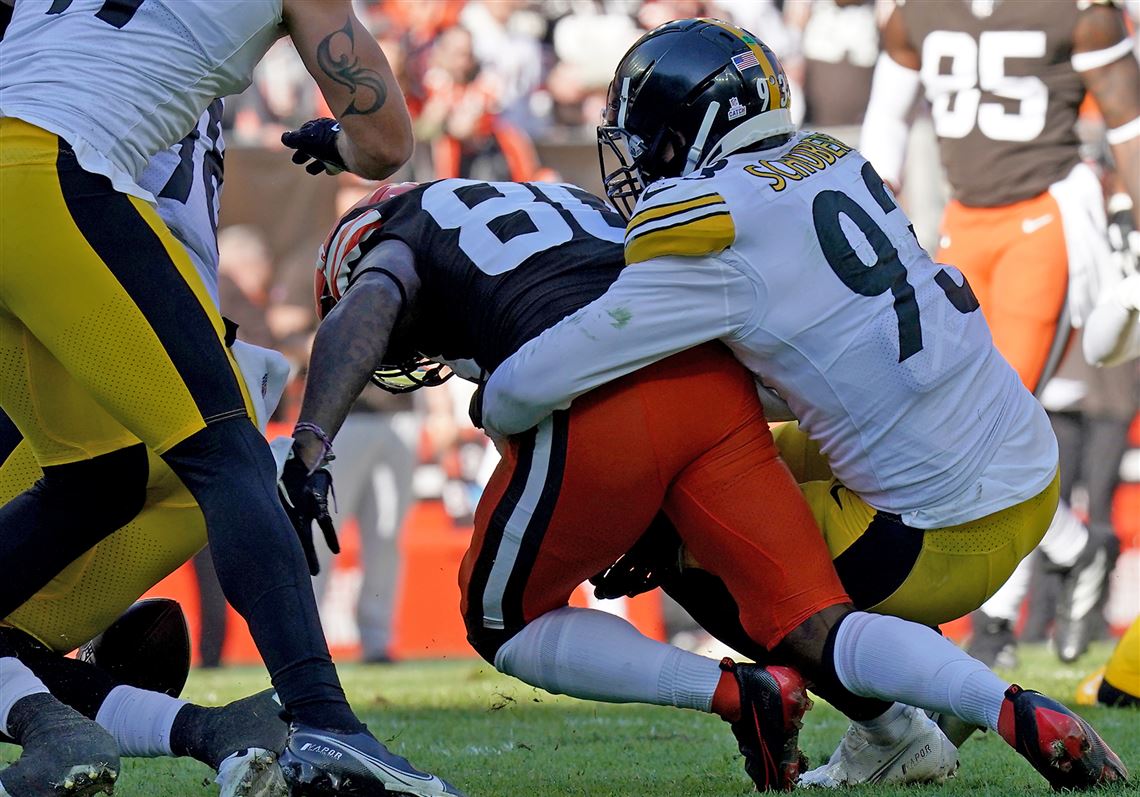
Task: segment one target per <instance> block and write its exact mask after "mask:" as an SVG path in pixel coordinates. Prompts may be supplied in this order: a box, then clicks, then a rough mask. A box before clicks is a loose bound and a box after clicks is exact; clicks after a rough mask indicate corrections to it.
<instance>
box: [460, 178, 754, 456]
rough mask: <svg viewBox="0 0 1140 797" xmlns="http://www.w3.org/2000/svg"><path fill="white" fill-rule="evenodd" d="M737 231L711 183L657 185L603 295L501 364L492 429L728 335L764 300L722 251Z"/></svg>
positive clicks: (488, 416)
mask: <svg viewBox="0 0 1140 797" xmlns="http://www.w3.org/2000/svg"><path fill="white" fill-rule="evenodd" d="M735 237H736V228H735V225H734V224H733V219H732V214H731V213H729V210H728V206H727V205H726V204H725V202H724V198H723V197H722V196H720V195H719V194H717V193H716V192H715V191H713V190H711V189H710V188H709V187H708V185H707V184H706V183H702V182H700V181H694V180H677V179H674V180H663V181H661V182H658V183H655V184H654V185H653V186H651V187H650V188H649V189H648V190H647V191H645V193H644V194H643V195H642V196H641V198H640V199H639V200H638V203H637V207H636V208H635V210H634V214H633V217H632V218H631V219H630V222H629V224H628V225H627V226H626V232H625V259H626V263H627V267H626V268H625V269H624V270H623V271H622V273H621V274H620V275H619V276H618V278H617V280H615V281H614V283H613V285H611V286H610V288H609V289H608V290H607V291H606V293H605V294H603V295H602V296H601V297H599V298H598V299H597V300H595V301H594V302H592V303H591V304H588V305H586V306H585V307H583V308H582V309H581V310H579V311H578V312H576V313H574V314H572V315H571V316H570V317H569V318H568V319H565V320H564V321H563V322H562V323H559V324H556V325H555V326H554V327H552V328H550V329H548V330H546V331H545V332H543V333H542V334H540V335H539V336H538V337H536V338H534V339H532V340H530V341H528V342H527V343H526V344H525V345H523V346H522V347H521V348H520V349H519V350H518V352H516V353H515V354H514V355H513V356H512V357H509V358H507V360H505V361H504V362H503V363H502V364H500V366H499V367H498V368H496V369H495V373H494V374H492V375H491V378H490V379H489V380H488V382H487V385H486V388H485V390H484V397H483V424H484V428H486V429H487V430H488V431H489V432H492V433H494V434H501V435H509V434H517V433H518V432H521V431H523V430H525V429H529V428H530V427H532V426H534V425H535V424H537V423H538V422H539V421H540V420H542V419H543V418H544V417H546V415H548V414H549V413H550V412H551V411H553V410H555V409H560V408H562V407H565V406H568V404H569V402H570V401H571V400H573V399H574V398H575V397H577V396H579V395H581V394H582V393H585V392H586V391H588V390H591V389H593V388H595V387H597V386H599V385H602V384H605V383H607V382H610V381H612V380H614V379H617V378H618V377H620V376H624V375H625V374H628V373H630V372H631V371H635V370H637V369H638V368H641V367H643V366H646V365H649V364H650V363H653V362H656V361H657V360H660V359H663V358H665V357H668V356H669V355H671V354H676V353H677V352H679V351H683V350H684V349H687V348H689V347H691V346H695V345H697V344H700V343H704V342H706V341H710V340H716V339H718V338H721V337H724V336H726V335H730V334H731V333H732V330H733V329H734V328H735V327H737V326H739V325H740V324H741V323H743V321H744V320H745V319H746V318H747V317H748V316H749V314H750V312H751V308H752V307H753V306H754V305H755V304H756V302H757V297H756V295H755V293H754V289H753V285H752V284H751V282H750V281H749V280H747V279H745V278H744V276H743V275H742V274H741V273H740V272H739V271H738V270H737V269H735V268H734V267H733V266H732V264H731V262H730V261H729V260H726V259H724V257H722V255H723V254H724V253H725V252H726V251H727V249H728V247H729V246H730V245H731V244H732V242H733V240H734V238H735ZM571 364H572V365H571ZM568 366H569V367H568Z"/></svg>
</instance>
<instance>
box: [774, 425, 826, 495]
mask: <svg viewBox="0 0 1140 797" xmlns="http://www.w3.org/2000/svg"><path fill="white" fill-rule="evenodd" d="M771 431H772V439H773V440H775V441H776V448H777V449H778V450H779V452H780V459H782V460H783V461H784V464H785V465H787V466H788V470H790V471H791V472H792V476H793V477H794V478H795V480H796V482H797V483H799V484H803V483H805V482H812V481H831V480H832V478H833V476H832V473H831V465H830V464H829V463H828V461H827V457H826V456H824V454H823V452H822V451H820V449H819V444H818V443H817V442H815V441H814V440H812V439H811V438H810V437H808V436H807V435H806V434H804V432H803V430H802V429H800V425H799V424H798V423H796V422H795V421H789V422H787V423H776V424H772V427H771Z"/></svg>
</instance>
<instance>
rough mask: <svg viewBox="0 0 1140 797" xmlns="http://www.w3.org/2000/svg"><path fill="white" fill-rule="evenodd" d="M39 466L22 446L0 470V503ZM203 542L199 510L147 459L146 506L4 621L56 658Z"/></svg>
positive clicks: (170, 477) (152, 458) (159, 463)
mask: <svg viewBox="0 0 1140 797" xmlns="http://www.w3.org/2000/svg"><path fill="white" fill-rule="evenodd" d="M40 473H41V471H40V468H39V466H38V465H37V464H36V461H35V457H33V456H32V450H31V447H30V446H29V445H28V443H27V442H26V441H24V442H21V443H20V445H19V446H17V447H16V449H15V450H14V451H13V452H12V453H11V454H10V455H9V456H8V458H7V459H6V460H5V461H4V463H3V464H2V465H0V504H4V503H7V502H8V501H10V500H12V499H13V498H14V497H15V496H17V495H19V494H20V493H21V492H23V491H24V490H26V489H28V488H29V487H31V486H32V483H33V482H35V480H36V479H38V478H39V477H40ZM205 544H206V523H205V520H204V519H203V518H202V511H201V510H200V509H199V508H198V505H197V504H196V503H194V499H193V497H192V496H191V495H190V493H189V492H188V491H187V490H186V488H185V487H184V486H183V484H182V482H181V481H179V479H178V477H177V476H175V475H174V473H173V472H172V471H171V470H170V468H168V467H167V466H166V463H164V462H163V461H162V460H161V459H159V458H158V457H157V456H155V455H154V454H153V453H152V454H150V480H149V481H148V483H147V493H146V505H145V506H144V507H143V510H142V511H141V512H140V513H139V514H138V515H137V516H136V517H135V519H134V520H132V521H131V522H130V523H128V524H127V525H126V526H123V527H122V528H121V529H119V530H118V531H116V532H115V533H113V534H111V535H110V536H109V537H107V538H105V539H103V540H101V541H100V542H99V543H98V544H96V545H95V547H93V548H92V549H91V550H89V551H88V552H87V553H85V554H84V555H83V556H81V557H80V558H79V559H77V560H76V561H74V562H72V563H71V565H69V566H68V567H67V568H66V569H65V570H63V571H62V572H61V573H60V574H59V575H57V576H56V577H55V578H53V579H52V580H51V581H50V582H49V583H48V584H47V586H45V587H44V588H43V589H41V590H40V591H39V592H37V593H36V594H35V595H34V596H33V597H31V598H30V599H29V600H28V601H27V602H26V603H24V604H23V605H22V606H20V607H19V608H18V609H16V611H14V612H12V614H10V615H9V616H8V617H6V618H5V619H4V621H3V624H4V625H9V626H12V627H14V628H18V629H20V630H21V631H24V632H25V633H28V634H30V635H32V636H33V637H35V638H36V639H38V640H39V641H40V642H42V643H43V644H44V645H46V646H47V647H49V648H51V649H52V650H54V651H57V652H59V653H67V652H68V651H71V650H74V649H75V648H77V647H79V646H80V645H82V644H83V643H85V642H87V641H88V640H90V639H91V638H93V637H94V636H96V635H97V634H100V633H102V632H103V630H104V629H106V628H107V626H109V625H110V624H111V623H113V622H114V621H115V619H116V618H117V617H118V616H119V615H120V614H122V613H123V612H124V611H125V610H126V609H127V607H129V606H130V605H131V604H132V603H134V602H135V601H136V600H138V598H139V596H140V595H142V594H143V593H144V592H146V591H147V590H148V589H150V588H151V587H152V586H154V585H155V584H157V583H158V582H159V581H161V580H162V579H163V578H165V577H166V576H168V575H169V574H170V573H172V572H174V570H176V569H177V568H178V567H179V566H180V565H181V564H182V563H183V562H185V561H186V560H187V559H189V558H190V557H191V556H193V555H194V554H195V553H197V552H198V551H199V550H201V549H202V547H203V546H204V545H205Z"/></svg>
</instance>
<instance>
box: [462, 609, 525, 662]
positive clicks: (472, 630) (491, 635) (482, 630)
mask: <svg viewBox="0 0 1140 797" xmlns="http://www.w3.org/2000/svg"><path fill="white" fill-rule="evenodd" d="M465 622H466V624H467V642H468V643H469V644H470V645H471V647H473V648H475V652H476V653H478V654H479V655H480V656H482V657H483V659H484V660H485V661H487V663H488V664H495V663H496V662H495V658H496V657H497V656H498V655H499V649H500V648H502V647H503V645H505V644H506V643H507V642H508V641H509V640H510V639H511V638H512V637H514V635H515V634H517V633H518V632H519V629H517V628H514V629H505V628H487V627H486V626H484V625H483V619H482V618H481V617H480V618H478V619H472V618H465Z"/></svg>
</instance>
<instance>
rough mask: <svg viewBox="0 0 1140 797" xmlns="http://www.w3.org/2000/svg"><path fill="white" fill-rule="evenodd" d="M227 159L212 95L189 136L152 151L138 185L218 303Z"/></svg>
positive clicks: (219, 109)
mask: <svg viewBox="0 0 1140 797" xmlns="http://www.w3.org/2000/svg"><path fill="white" fill-rule="evenodd" d="M224 158H225V141H224V140H223V138H222V101H221V100H214V101H213V102H212V103H210V105H209V107H208V108H206V112H205V113H204V114H202V116H201V118H200V119H198V124H196V125H195V126H194V129H193V130H191V131H190V133H189V135H187V136H186V137H185V138H183V139H182V140H181V141H179V142H178V143H177V144H175V145H174V146H173V147H170V148H169V149H164V150H162V151H160V152H156V153H155V154H154V155H152V156H151V159H150V162H149V163H147V165H146V168H145V169H143V173H142V174H141V175H140V176H139V186H140V187H141V188H142V189H143V190H145V191H148V192H150V193H151V194H153V195H154V197H155V199H156V200H157V203H158V215H159V216H161V217H162V220H163V221H165V222H166V226H167V227H169V228H170V231H171V232H172V233H174V237H175V238H177V239H178V240H179V241H181V242H182V244H183V245H184V246H185V247H186V251H187V252H188V253H189V254H190V260H191V262H193V263H194V268H195V269H196V270H197V271H198V274H199V275H200V276H201V277H202V281H203V282H204V283H205V284H206V290H207V291H209V293H210V297H211V298H212V299H213V300H214V304H215V305H217V304H218V212H219V203H220V201H221V194H222V172H223V165H224Z"/></svg>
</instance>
